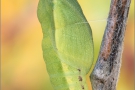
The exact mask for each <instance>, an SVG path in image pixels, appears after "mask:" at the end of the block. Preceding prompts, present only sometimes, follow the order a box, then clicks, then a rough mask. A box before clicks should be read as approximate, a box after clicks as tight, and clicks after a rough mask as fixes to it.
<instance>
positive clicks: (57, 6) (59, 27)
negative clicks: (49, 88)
mask: <svg viewBox="0 0 135 90" xmlns="http://www.w3.org/2000/svg"><path fill="white" fill-rule="evenodd" d="M37 15H38V19H39V21H40V23H41V27H42V32H43V40H42V50H43V58H44V60H45V63H46V68H47V71H48V74H49V76H50V81H51V83H52V85H53V88H54V90H88V87H87V84H86V74H87V73H88V72H89V70H90V68H91V65H92V62H93V41H92V32H91V28H90V26H89V24H88V23H83V22H87V20H86V19H85V17H84V15H83V13H82V10H81V8H80V6H79V4H78V2H77V1H76V0H40V1H39V4H38V13H37Z"/></svg>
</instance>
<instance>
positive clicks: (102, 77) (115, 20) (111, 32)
mask: <svg viewBox="0 0 135 90" xmlns="http://www.w3.org/2000/svg"><path fill="white" fill-rule="evenodd" d="M130 2H131V0H112V1H111V5H110V12H109V16H108V21H107V26H106V30H105V33H104V37H103V40H102V45H101V48H100V53H99V56H98V60H97V62H96V65H95V67H94V69H93V72H92V73H91V75H90V79H91V83H92V87H93V90H116V85H117V81H118V77H119V73H120V67H121V56H122V52H123V48H122V47H123V40H124V35H125V29H126V22H127V18H128V13H129V7H130Z"/></svg>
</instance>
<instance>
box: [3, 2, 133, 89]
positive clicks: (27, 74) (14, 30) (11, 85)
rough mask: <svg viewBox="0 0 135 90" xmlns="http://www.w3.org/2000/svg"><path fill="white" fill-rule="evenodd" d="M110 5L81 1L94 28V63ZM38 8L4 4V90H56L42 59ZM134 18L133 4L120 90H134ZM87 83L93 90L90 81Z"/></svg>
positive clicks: (118, 87)
mask: <svg viewBox="0 0 135 90" xmlns="http://www.w3.org/2000/svg"><path fill="white" fill-rule="evenodd" d="M110 1H111V0H102V1H100V0H78V2H79V3H80V5H81V7H82V9H83V12H84V14H85V16H86V18H87V20H88V21H89V23H90V25H91V28H92V32H93V39H94V48H95V52H94V53H95V57H94V60H95V61H96V60H97V56H98V53H99V48H100V44H101V40H102V37H103V33H104V30H105V27H106V22H107V17H108V13H109V8H110ZM37 5H38V0H1V7H2V10H1V17H2V18H1V21H2V25H1V29H2V30H1V37H2V38H1V46H2V48H1V51H2V53H1V54H2V55H1V58H2V59H1V86H2V87H1V90H53V88H52V86H51V84H50V81H49V76H48V73H47V71H46V65H45V62H44V60H43V55H42V48H41V41H42V37H43V35H42V30H41V26H40V23H39V21H38V19H37V14H36V13H37V12H36V11H37ZM134 16H135V15H134V0H132V2H131V7H130V12H129V18H128V22H127V29H126V34H125V40H124V50H123V57H122V65H121V72H120V76H119V81H118V85H117V90H134ZM94 65H95V62H94V63H93V66H94ZM91 71H92V69H91ZM88 76H89V75H88ZM87 81H88V84H89V90H92V89H91V85H90V82H89V77H87Z"/></svg>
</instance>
